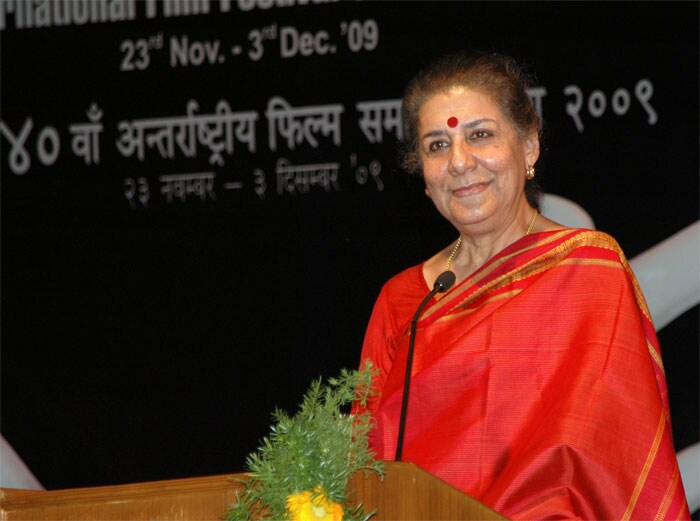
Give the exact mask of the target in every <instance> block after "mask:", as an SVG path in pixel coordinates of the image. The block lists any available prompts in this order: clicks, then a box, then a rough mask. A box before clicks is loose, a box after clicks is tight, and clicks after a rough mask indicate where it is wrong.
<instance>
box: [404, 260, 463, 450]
mask: <svg viewBox="0 0 700 521" xmlns="http://www.w3.org/2000/svg"><path fill="white" fill-rule="evenodd" d="M456 279H457V277H456V276H455V274H454V273H453V272H451V271H443V272H442V273H441V274H440V275H438V278H437V279H435V284H434V285H433V289H432V290H431V291H430V293H428V295H427V296H426V297H425V298H424V299H423V302H421V303H420V305H419V306H418V309H417V310H416V313H415V314H414V315H413V320H411V336H410V338H409V339H408V356H407V358H406V377H405V378H404V384H403V397H402V399H401V416H400V418H399V437H398V440H397V442H396V461H401V453H402V451H403V435H404V431H405V429H406V411H407V409H408V392H409V388H410V386H411V369H412V368H413V351H414V349H415V345H416V325H417V324H418V317H419V316H420V314H421V312H422V311H423V308H424V307H425V306H426V304H427V303H428V301H429V300H430V299H431V298H433V296H434V295H435V294H436V293H444V292H445V291H447V290H448V289H450V288H451V287H452V285H453V284H454V283H455V280H456Z"/></svg>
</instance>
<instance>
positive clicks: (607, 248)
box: [563, 228, 627, 265]
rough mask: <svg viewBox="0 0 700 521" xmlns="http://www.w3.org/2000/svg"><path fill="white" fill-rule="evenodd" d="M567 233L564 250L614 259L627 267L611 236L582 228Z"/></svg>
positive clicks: (618, 246) (622, 254)
mask: <svg viewBox="0 0 700 521" xmlns="http://www.w3.org/2000/svg"><path fill="white" fill-rule="evenodd" d="M567 232H568V234H567V236H566V237H565V239H564V242H563V247H564V249H565V250H570V251H571V252H578V253H583V252H587V253H588V254H589V255H592V256H600V257H602V258H610V259H615V258H616V259H619V261H620V262H621V263H622V264H623V265H627V258H626V257H625V254H624V252H623V251H622V248H621V247H620V245H619V244H618V242H617V241H616V240H615V238H614V237H612V236H611V235H609V234H607V233H605V232H602V231H598V230H588V229H584V228H570V229H568V230H567Z"/></svg>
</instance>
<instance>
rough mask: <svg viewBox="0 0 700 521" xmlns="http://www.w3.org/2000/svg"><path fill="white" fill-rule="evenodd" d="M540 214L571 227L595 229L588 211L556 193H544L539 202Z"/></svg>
mask: <svg viewBox="0 0 700 521" xmlns="http://www.w3.org/2000/svg"><path fill="white" fill-rule="evenodd" d="M540 210H541V213H542V215H544V216H545V217H547V218H548V219H552V220H553V221H556V222H558V223H559V224H563V225H564V226H569V227H571V228H588V229H589V230H595V224H593V219H592V218H591V216H590V215H588V212H587V211H586V210H584V209H583V208H582V207H581V206H579V205H578V204H576V203H575V202H573V201H571V200H569V199H567V198H565V197H562V196H560V195H556V194H544V197H542V201H541V202H540Z"/></svg>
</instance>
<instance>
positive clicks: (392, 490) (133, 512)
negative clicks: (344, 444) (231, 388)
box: [0, 462, 506, 521]
mask: <svg viewBox="0 0 700 521" xmlns="http://www.w3.org/2000/svg"><path fill="white" fill-rule="evenodd" d="M243 476H244V474H235V475H225V476H211V477H203V478H188V479H174V480H167V481H152V482H146V483H135V484H129V485H115V486H106V487H94V488H77V489H67V490H54V491H34V490H17V489H0V491H1V493H2V496H1V497H0V512H1V515H2V518H1V519H2V521H28V520H32V521H38V520H42V521H58V520H61V521H64V520H75V521H103V520H105V521H106V520H111V521H117V520H118V521H127V520H134V521H136V520H146V521H165V520H168V521H170V520H182V521H216V520H220V519H223V518H224V516H225V512H226V508H227V507H228V506H229V505H231V504H232V503H233V502H234V501H235V498H236V490H240V489H241V486H240V485H239V484H238V483H237V482H236V481H235V480H234V479H233V478H242V477H243ZM348 493H349V495H350V496H349V497H350V499H351V501H352V502H353V503H354V504H358V503H359V502H362V503H363V504H364V505H365V511H367V512H370V511H372V510H376V514H375V516H374V517H372V520H376V521H382V520H406V521H410V520H415V521H418V520H420V521H426V520H457V519H460V520H492V519H494V520H498V519H500V520H503V519H506V518H504V517H503V516H501V515H499V514H497V513H496V512H494V511H493V510H491V509H490V508H488V507H487V506H485V505H483V504H482V503H480V502H479V501H477V500H475V499H473V498H470V497H469V496H467V495H465V494H463V493H462V492H460V491H459V490H458V489H456V488H454V487H452V486H451V485H448V484H447V483H445V482H443V481H441V480H439V479H438V478H436V477H435V476H433V475H431V474H429V473H427V472H426V471H424V470H422V469H420V468H418V467H416V466H415V465H413V464H412V463H396V462H386V476H385V477H384V480H383V481H382V480H380V478H379V477H377V476H376V475H374V474H370V475H368V476H365V475H364V473H362V472H358V473H357V474H355V475H353V476H352V477H351V479H350V482H349V483H348Z"/></svg>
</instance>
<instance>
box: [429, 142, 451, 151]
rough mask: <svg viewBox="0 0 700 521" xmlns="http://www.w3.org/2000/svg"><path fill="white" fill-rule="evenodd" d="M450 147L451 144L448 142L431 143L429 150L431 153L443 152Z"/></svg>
mask: <svg viewBox="0 0 700 521" xmlns="http://www.w3.org/2000/svg"><path fill="white" fill-rule="evenodd" d="M448 146H449V143H448V142H447V141H442V140H439V141H431V142H430V144H428V150H429V151H430V152H439V151H441V150H444V149H446V148H447V147H448Z"/></svg>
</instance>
